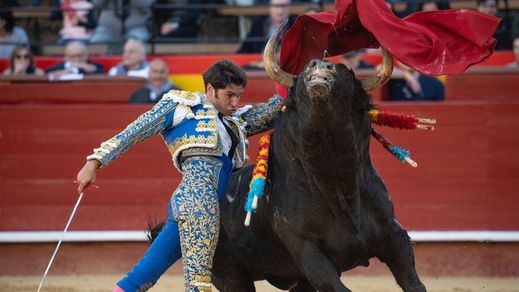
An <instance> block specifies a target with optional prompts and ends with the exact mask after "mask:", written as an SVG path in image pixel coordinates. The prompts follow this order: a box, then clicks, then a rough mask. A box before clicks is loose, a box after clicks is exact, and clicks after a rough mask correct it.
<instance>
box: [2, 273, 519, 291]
mask: <svg viewBox="0 0 519 292" xmlns="http://www.w3.org/2000/svg"><path fill="white" fill-rule="evenodd" d="M119 277H120V276H119V275H113V276H52V275H49V277H48V278H47V280H46V283H45V285H44V287H43V289H42V291H49V292H50V291H52V292H87V291H88V292H103V291H105V292H110V291H112V289H111V287H113V283H115V282H116V281H117V280H118V279H119ZM342 280H343V282H347V283H348V287H349V288H350V289H351V290H353V291H362V292H375V291H376V292H393V291H402V290H401V289H400V288H399V287H398V286H397V285H396V283H395V282H394V280H393V278H390V277H378V276H377V277H366V276H349V277H348V279H347V281H346V277H343V279H342ZM423 281H424V283H425V285H426V286H427V289H428V291H434V292H448V291H453V292H471V291H488V292H490V291H492V292H497V291H500V292H505V291H506V292H511V291H518V292H519V278H482V277H474V278H471V277H464V278H460V277H456V278H423ZM39 282H40V278H39V277H4V276H0V291H2V292H4V291H5V292H7V291H9V292H22V291H24V292H25V291H30V292H34V291H36V290H37V289H38V284H39ZM256 288H257V291H258V292H276V291H281V290H278V289H275V288H273V287H272V286H270V285H269V284H268V283H266V282H257V283H256ZM150 291H153V292H161V291H164V292H165V291H168V292H171V291H183V286H182V278H181V276H167V277H165V278H164V279H161V280H160V281H159V282H158V283H157V285H156V286H155V287H154V288H153V289H151V290H150ZM214 291H217V290H216V289H214Z"/></svg>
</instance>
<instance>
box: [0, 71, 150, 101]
mask: <svg viewBox="0 0 519 292" xmlns="http://www.w3.org/2000/svg"><path fill="white" fill-rule="evenodd" d="M145 82H146V80H145V79H142V78H138V77H109V76H85V77H84V78H83V79H81V80H71V81H49V80H48V78H47V77H44V76H20V77H16V76H0V103H3V104H6V103H28V102H31V103H114V102H115V103H127V102H128V100H129V99H130V95H131V94H132V93H133V92H134V91H135V90H137V89H138V88H140V87H142V86H143V85H144V83H145Z"/></svg>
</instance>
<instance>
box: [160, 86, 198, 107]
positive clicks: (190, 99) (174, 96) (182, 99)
mask: <svg viewBox="0 0 519 292" xmlns="http://www.w3.org/2000/svg"><path fill="white" fill-rule="evenodd" d="M162 99H171V100H172V101H173V102H176V103H178V104H182V105H187V106H195V105H199V104H200V103H201V102H202V101H201V98H200V95H199V94H197V93H193V92H191V91H185V90H170V91H169V92H168V93H166V94H164V96H163V97H162Z"/></svg>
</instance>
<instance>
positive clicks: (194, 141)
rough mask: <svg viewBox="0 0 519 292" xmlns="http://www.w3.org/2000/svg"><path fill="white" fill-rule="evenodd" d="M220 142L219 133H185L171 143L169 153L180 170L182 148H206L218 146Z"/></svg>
mask: <svg viewBox="0 0 519 292" xmlns="http://www.w3.org/2000/svg"><path fill="white" fill-rule="evenodd" d="M217 142H218V133H217V132H216V131H215V132H211V134H210V135H209V136H205V135H197V136H195V135H190V136H188V135H187V134H184V136H182V137H181V138H180V139H177V140H175V142H174V143H171V144H170V145H169V146H168V150H169V153H171V156H172V157H173V164H174V165H175V167H176V168H177V169H178V170H180V165H179V162H178V155H179V154H180V152H182V150H185V149H188V148H192V147H204V148H216V146H217Z"/></svg>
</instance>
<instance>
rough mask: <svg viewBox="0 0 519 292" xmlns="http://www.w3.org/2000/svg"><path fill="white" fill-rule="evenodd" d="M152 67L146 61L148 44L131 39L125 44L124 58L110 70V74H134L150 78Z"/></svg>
mask: <svg viewBox="0 0 519 292" xmlns="http://www.w3.org/2000/svg"><path fill="white" fill-rule="evenodd" d="M149 69H150V67H149V65H148V62H147V61H146V45H144V43H143V42H141V41H139V40H134V39H129V40H128V41H126V43H125V44H124V51H123V60H122V62H120V63H119V64H117V65H116V66H114V67H112V68H111V69H110V71H108V75H110V76H134V77H142V78H148V71H149Z"/></svg>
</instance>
